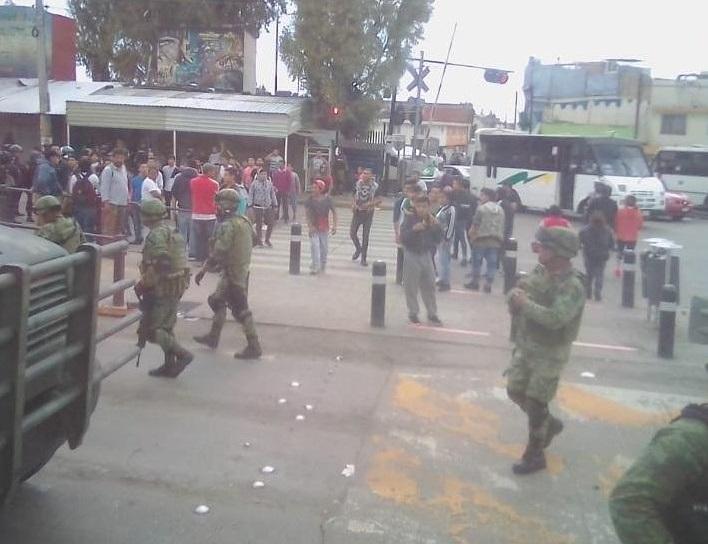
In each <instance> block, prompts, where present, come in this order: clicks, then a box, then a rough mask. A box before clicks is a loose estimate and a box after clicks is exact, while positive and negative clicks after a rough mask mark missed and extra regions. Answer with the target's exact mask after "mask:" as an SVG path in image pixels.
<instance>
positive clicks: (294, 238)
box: [290, 223, 302, 276]
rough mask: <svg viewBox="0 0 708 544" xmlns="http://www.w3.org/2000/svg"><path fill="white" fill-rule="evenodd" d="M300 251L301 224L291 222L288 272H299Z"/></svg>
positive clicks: (295, 273) (293, 273) (296, 273)
mask: <svg viewBox="0 0 708 544" xmlns="http://www.w3.org/2000/svg"><path fill="white" fill-rule="evenodd" d="M301 253H302V225H300V224H299V223H293V224H292V225H291V226H290V273H291V274H292V275H294V276H297V275H298V274H300V255H301Z"/></svg>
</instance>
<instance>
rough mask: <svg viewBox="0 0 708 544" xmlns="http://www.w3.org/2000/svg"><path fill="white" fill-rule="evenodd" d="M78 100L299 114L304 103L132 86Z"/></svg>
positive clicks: (242, 111) (131, 104)
mask: <svg viewBox="0 0 708 544" xmlns="http://www.w3.org/2000/svg"><path fill="white" fill-rule="evenodd" d="M78 100H79V101H80V102H89V103H100V104H116V105H124V106H151V107H163V108H185V109H197V110H216V111H230V112H239V113H272V114H282V115H290V114H293V113H299V112H300V109H301V107H302V104H303V102H304V100H303V99H302V98H291V97H279V96H252V95H241V94H229V93H204V92H187V91H178V90H163V89H146V88H129V87H114V88H112V89H103V90H99V91H97V92H95V93H93V94H91V95H90V96H84V97H81V98H80V99H78Z"/></svg>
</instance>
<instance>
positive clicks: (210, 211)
mask: <svg viewBox="0 0 708 544" xmlns="http://www.w3.org/2000/svg"><path fill="white" fill-rule="evenodd" d="M215 175H216V166H214V165H213V164H210V163H205V164H204V165H203V166H202V174H201V175H200V176H197V177H196V178H194V179H192V181H191V182H190V185H189V186H190V190H191V193H192V230H191V233H190V235H189V243H190V245H191V246H192V247H191V248H190V249H191V251H190V253H192V254H193V255H194V258H195V260H197V261H198V262H200V263H203V262H204V261H206V259H207V257H208V256H209V237H210V236H211V234H212V232H213V231H214V226H215V225H216V202H215V201H214V197H215V196H216V193H218V192H219V183H218V182H217V181H216V180H215V179H214V176H215Z"/></svg>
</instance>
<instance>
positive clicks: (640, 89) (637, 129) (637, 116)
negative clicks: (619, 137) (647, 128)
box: [634, 70, 643, 140]
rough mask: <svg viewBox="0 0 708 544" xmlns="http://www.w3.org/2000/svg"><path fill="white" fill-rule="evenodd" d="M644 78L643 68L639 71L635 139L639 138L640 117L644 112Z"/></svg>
mask: <svg viewBox="0 0 708 544" xmlns="http://www.w3.org/2000/svg"><path fill="white" fill-rule="evenodd" d="M642 79H643V74H642V72H641V70H640V71H639V78H638V83H637V109H636V111H635V112H634V139H635V140H638V139H639V119H640V117H641V113H642Z"/></svg>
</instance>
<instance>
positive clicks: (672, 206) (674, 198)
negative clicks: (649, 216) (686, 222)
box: [664, 191, 693, 221]
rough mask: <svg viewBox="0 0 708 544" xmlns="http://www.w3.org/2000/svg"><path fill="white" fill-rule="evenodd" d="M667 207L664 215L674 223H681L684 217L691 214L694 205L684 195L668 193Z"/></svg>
mask: <svg viewBox="0 0 708 544" xmlns="http://www.w3.org/2000/svg"><path fill="white" fill-rule="evenodd" d="M665 200H666V207H665V209H664V214H665V215H666V216H667V217H669V218H670V219H671V220H672V221H681V219H683V218H684V217H686V216H687V215H689V214H690V213H691V210H692V209H693V204H691V201H690V200H689V199H688V197H687V196H686V195H685V194H683V193H673V192H668V191H667V192H666V194H665Z"/></svg>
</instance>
